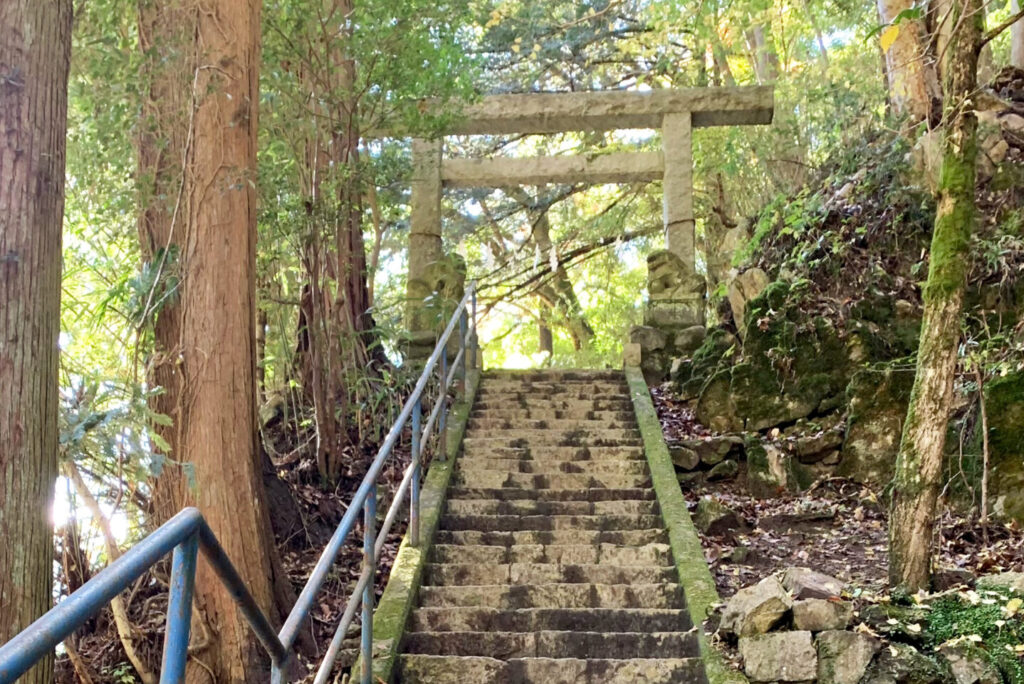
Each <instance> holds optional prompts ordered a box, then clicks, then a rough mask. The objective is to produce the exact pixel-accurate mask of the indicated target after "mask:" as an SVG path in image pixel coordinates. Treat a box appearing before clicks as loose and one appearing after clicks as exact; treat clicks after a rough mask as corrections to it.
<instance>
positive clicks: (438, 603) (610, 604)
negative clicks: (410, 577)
mask: <svg viewBox="0 0 1024 684" xmlns="http://www.w3.org/2000/svg"><path fill="white" fill-rule="evenodd" d="M420 605H421V606H423V607H426V608H439V607H443V606H456V607H457V606H463V607H476V608H500V609H502V610H517V609H522V608H674V609H680V610H681V609H684V608H686V597H685V596H684V594H683V588H682V586H680V585H679V584H677V583H675V582H667V583H662V584H564V583H555V584H529V585H518V586H517V585H511V584H499V585H494V584H492V585H483V586H474V585H462V586H444V587H430V586H424V587H422V588H421V589H420Z"/></svg>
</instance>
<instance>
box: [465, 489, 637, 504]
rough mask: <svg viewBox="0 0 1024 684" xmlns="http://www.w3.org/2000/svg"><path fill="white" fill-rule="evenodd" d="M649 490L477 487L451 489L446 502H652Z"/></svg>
mask: <svg viewBox="0 0 1024 684" xmlns="http://www.w3.org/2000/svg"><path fill="white" fill-rule="evenodd" d="M654 498H655V497H654V490H653V489H651V488H649V487H648V488H643V489H641V488H635V489H483V488H478V487H472V488H471V487H452V488H451V489H449V490H448V500H449V501H452V500H456V499H491V500H496V501H524V500H526V499H531V500H534V501H616V500H618V499H629V500H633V501H639V500H643V501H653V500H654Z"/></svg>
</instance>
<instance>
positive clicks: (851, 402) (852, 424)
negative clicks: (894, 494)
mask: <svg viewBox="0 0 1024 684" xmlns="http://www.w3.org/2000/svg"><path fill="white" fill-rule="evenodd" d="M913 385H914V372H913V368H893V367H892V366H888V365H882V366H876V367H872V368H867V369H864V370H862V371H859V372H857V373H855V374H854V376H853V379H852V380H851V381H850V385H849V387H848V388H847V391H846V400H847V406H848V407H849V416H848V420H847V429H846V438H845V439H844V440H843V459H842V461H841V462H840V464H839V469H838V474H839V475H840V476H842V477H849V478H850V479H852V480H854V481H856V482H861V483H864V484H873V485H882V486H884V485H885V484H887V483H888V482H889V480H891V479H892V474H893V465H894V464H895V462H896V453H897V452H898V451H899V447H900V436H901V435H902V432H903V418H904V417H905V416H906V414H907V404H908V403H909V402H910V390H911V389H912V388H913Z"/></svg>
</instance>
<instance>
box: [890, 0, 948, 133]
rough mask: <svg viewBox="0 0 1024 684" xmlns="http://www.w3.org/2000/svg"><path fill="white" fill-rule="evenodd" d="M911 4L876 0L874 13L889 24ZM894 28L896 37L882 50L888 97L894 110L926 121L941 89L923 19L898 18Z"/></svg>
mask: <svg viewBox="0 0 1024 684" xmlns="http://www.w3.org/2000/svg"><path fill="white" fill-rule="evenodd" d="M913 4H914V3H913V1H912V0H878V17H879V19H880V20H881V22H882V23H883V24H890V23H892V22H894V21H895V20H896V17H897V16H898V15H899V14H900V12H903V11H904V10H908V9H910V8H911V7H912V6H913ZM897 29H898V32H897V34H896V39H895V40H894V41H893V43H892V45H890V46H889V49H888V50H886V51H885V64H886V77H887V79H888V82H889V101H890V103H891V104H892V108H893V111H894V113H895V114H897V115H904V114H905V115H907V116H908V117H909V118H910V120H911V121H912V122H914V123H917V122H920V121H928V120H930V119H931V118H932V108H933V105H934V103H935V102H936V101H937V100H938V99H939V96H940V94H941V92H940V87H939V79H938V75H937V71H936V69H935V64H934V61H933V59H932V56H931V55H930V54H929V53H928V50H927V36H926V35H925V33H926V32H925V27H924V22H921V21H900V23H899V24H898V25H897ZM883 35H884V32H883Z"/></svg>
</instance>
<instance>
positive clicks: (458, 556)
mask: <svg viewBox="0 0 1024 684" xmlns="http://www.w3.org/2000/svg"><path fill="white" fill-rule="evenodd" d="M433 560H434V562H435V563H482V564H504V563H563V564H566V563H568V564H583V565H650V566H668V565H671V564H672V550H671V548H670V547H669V545H668V544H644V545H643V546H620V545H618V544H548V545H545V544H514V545H512V546H471V545H464V544H435V545H434V548H433Z"/></svg>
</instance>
